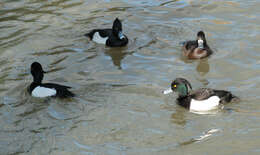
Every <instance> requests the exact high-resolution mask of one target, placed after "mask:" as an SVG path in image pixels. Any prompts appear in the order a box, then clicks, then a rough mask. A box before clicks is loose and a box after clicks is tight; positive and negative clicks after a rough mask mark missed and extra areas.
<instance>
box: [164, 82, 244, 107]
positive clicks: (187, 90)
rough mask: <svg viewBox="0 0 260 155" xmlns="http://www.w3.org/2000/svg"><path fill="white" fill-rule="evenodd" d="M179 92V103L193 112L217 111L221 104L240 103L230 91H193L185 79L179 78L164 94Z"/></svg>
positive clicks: (203, 89)
mask: <svg viewBox="0 0 260 155" xmlns="http://www.w3.org/2000/svg"><path fill="white" fill-rule="evenodd" d="M171 92H177V93H178V94H179V97H178V98H177V103H178V104H179V105H181V106H183V107H185V108H187V109H189V110H192V111H208V110H212V109H216V108H217V107H218V106H219V105H220V104H224V103H229V102H233V101H238V100H239V99H238V97H236V96H234V95H232V94H231V93H230V92H229V91H225V90H215V89H210V88H200V89H197V90H195V91H192V87H191V84H190V83H189V82H188V81H187V80H186V79H184V78H177V79H175V80H174V81H173V82H172V83H171V88H169V89H167V90H165V91H163V94H169V93H171Z"/></svg>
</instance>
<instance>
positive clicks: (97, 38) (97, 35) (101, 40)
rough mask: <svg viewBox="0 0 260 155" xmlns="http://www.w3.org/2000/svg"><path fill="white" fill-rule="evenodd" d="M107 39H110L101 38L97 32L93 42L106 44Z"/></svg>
mask: <svg viewBox="0 0 260 155" xmlns="http://www.w3.org/2000/svg"><path fill="white" fill-rule="evenodd" d="M107 39H108V37H104V38H103V37H101V36H100V35H99V32H95V33H94V35H93V38H92V40H93V41H94V42H96V43H98V44H106V41H107Z"/></svg>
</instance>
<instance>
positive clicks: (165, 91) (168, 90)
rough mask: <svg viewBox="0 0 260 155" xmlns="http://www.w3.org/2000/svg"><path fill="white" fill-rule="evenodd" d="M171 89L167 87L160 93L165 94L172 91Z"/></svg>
mask: <svg viewBox="0 0 260 155" xmlns="http://www.w3.org/2000/svg"><path fill="white" fill-rule="evenodd" d="M172 92H173V91H172V88H168V89H166V90H164V91H163V92H162V93H163V94H164V95H166V94H170V93H172Z"/></svg>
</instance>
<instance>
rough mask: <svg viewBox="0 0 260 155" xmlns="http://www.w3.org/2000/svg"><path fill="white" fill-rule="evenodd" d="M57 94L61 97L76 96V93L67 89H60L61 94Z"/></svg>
mask: <svg viewBox="0 0 260 155" xmlns="http://www.w3.org/2000/svg"><path fill="white" fill-rule="evenodd" d="M57 96H58V97H60V98H70V97H75V94H74V93H72V92H71V91H69V90H67V89H66V90H62V91H60V92H59V94H57Z"/></svg>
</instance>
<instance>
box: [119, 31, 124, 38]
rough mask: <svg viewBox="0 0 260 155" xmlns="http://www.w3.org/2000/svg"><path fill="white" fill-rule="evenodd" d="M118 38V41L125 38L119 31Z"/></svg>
mask: <svg viewBox="0 0 260 155" xmlns="http://www.w3.org/2000/svg"><path fill="white" fill-rule="evenodd" d="M118 38H119V39H124V38H125V36H124V34H123V32H122V31H119V32H118Z"/></svg>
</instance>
